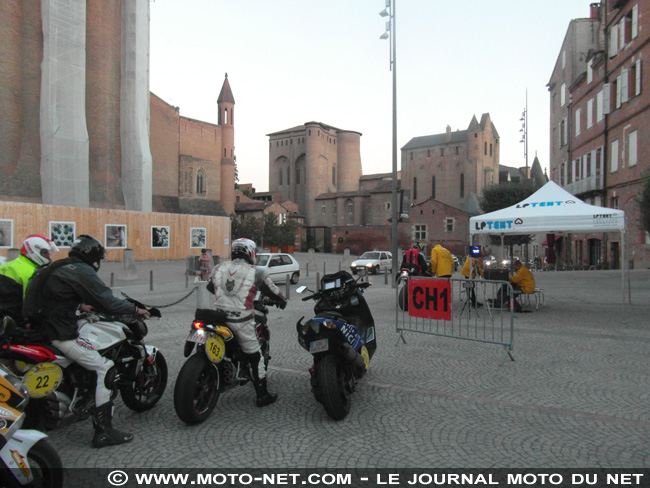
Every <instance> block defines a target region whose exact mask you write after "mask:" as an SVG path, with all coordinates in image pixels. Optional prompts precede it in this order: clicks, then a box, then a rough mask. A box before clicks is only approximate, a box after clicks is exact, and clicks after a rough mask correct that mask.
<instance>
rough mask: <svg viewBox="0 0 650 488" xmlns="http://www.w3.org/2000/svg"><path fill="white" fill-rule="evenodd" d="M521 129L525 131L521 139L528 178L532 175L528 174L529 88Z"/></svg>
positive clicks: (520, 130)
mask: <svg viewBox="0 0 650 488" xmlns="http://www.w3.org/2000/svg"><path fill="white" fill-rule="evenodd" d="M519 121H520V122H521V129H519V132H523V134H522V135H521V141H519V142H523V143H524V159H525V160H526V179H528V178H529V177H530V175H529V174H528V90H526V107H525V108H524V111H523V113H522V114H521V119H519Z"/></svg>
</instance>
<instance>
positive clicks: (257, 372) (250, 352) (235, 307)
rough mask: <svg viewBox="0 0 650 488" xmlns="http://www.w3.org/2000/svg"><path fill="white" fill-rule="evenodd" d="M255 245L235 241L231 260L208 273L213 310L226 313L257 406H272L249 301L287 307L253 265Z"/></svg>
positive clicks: (273, 397) (248, 242)
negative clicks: (257, 299) (246, 361)
mask: <svg viewBox="0 0 650 488" xmlns="http://www.w3.org/2000/svg"><path fill="white" fill-rule="evenodd" d="M255 249H256V245H255V243H254V242H253V241H251V240H250V239H236V240H234V241H233V242H232V247H231V257H232V261H225V262H222V263H221V264H219V265H218V266H217V267H216V268H215V269H214V271H213V273H212V278H211V279H212V283H213V284H214V289H215V302H214V304H215V308H216V309H217V310H221V311H223V312H225V313H226V315H227V317H228V319H227V325H228V327H230V328H231V329H232V330H233V332H234V333H235V337H237V340H238V341H239V345H240V346H241V348H242V350H243V351H244V353H246V355H247V356H248V359H249V362H250V365H251V370H252V374H253V381H254V385H255V393H256V394H257V406H258V407H265V406H266V405H270V404H271V403H274V402H275V401H276V400H277V398H278V395H276V394H271V393H269V392H268V389H267V385H266V367H265V366H264V356H262V354H261V353H260V344H259V341H258V340H257V334H256V332H255V321H254V309H253V301H254V300H255V295H256V294H257V292H258V291H259V292H261V293H262V294H263V295H267V296H270V297H271V298H274V299H275V300H277V301H278V306H279V307H280V308H281V309H284V307H285V306H286V304H287V301H286V300H285V298H284V296H283V295H282V292H281V291H280V290H279V289H278V287H277V286H275V285H274V284H273V282H272V281H271V279H270V278H269V276H268V273H267V272H266V270H264V269H261V268H257V267H256V266H255V265H254V263H255Z"/></svg>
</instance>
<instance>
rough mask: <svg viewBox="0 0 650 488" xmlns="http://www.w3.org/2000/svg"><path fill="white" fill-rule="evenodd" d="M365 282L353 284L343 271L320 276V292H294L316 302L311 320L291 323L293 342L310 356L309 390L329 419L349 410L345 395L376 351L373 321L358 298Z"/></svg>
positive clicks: (368, 284) (364, 302) (366, 284)
mask: <svg viewBox="0 0 650 488" xmlns="http://www.w3.org/2000/svg"><path fill="white" fill-rule="evenodd" d="M369 286H370V283H368V282H357V281H355V280H354V278H353V277H352V275H350V273H348V272H347V271H339V272H338V273H334V274H329V275H325V276H323V278H322V280H321V285H320V290H319V291H317V292H313V290H308V289H307V287H305V286H301V287H299V288H298V289H297V290H296V291H297V293H304V292H305V291H310V292H312V295H309V296H307V297H305V298H303V299H302V300H303V301H306V300H315V301H316V305H315V306H314V312H315V314H316V315H315V316H314V317H313V318H311V319H309V320H307V321H306V322H305V323H303V322H302V321H303V319H304V317H302V318H301V319H300V320H299V321H298V323H297V324H296V330H297V332H298V342H299V343H300V345H301V346H302V348H303V349H305V350H306V351H308V352H310V353H311V354H312V355H313V358H314V364H313V366H312V367H311V368H310V370H309V372H310V374H311V389H312V392H313V394H314V396H315V398H316V400H317V401H318V402H320V403H321V404H322V405H323V407H324V408H325V411H326V412H327V414H328V415H329V416H330V417H331V418H332V419H334V420H341V419H343V418H345V417H346V416H347V414H348V413H349V412H350V401H351V399H350V395H351V394H352V393H353V392H354V390H355V388H356V385H357V381H358V380H359V379H361V378H362V377H363V375H364V374H365V373H366V371H367V370H368V367H369V364H370V359H371V358H372V356H373V354H374V353H375V350H376V349H377V338H376V335H375V322H374V319H373V317H372V313H371V312H370V308H368V303H367V302H366V300H365V298H364V296H363V290H364V289H365V288H367V287H369Z"/></svg>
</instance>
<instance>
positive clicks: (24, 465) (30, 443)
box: [0, 317, 63, 488]
mask: <svg viewBox="0 0 650 488" xmlns="http://www.w3.org/2000/svg"><path fill="white" fill-rule="evenodd" d="M15 326H16V325H15V323H14V322H13V319H11V318H9V317H5V319H3V321H2V325H1V326H0V327H1V330H0V336H2V335H5V334H7V333H10V332H11V330H12V329H13V328H15ZM28 402H29V397H28V395H27V391H26V390H25V387H24V386H23V384H22V382H21V380H20V379H19V378H18V377H17V376H15V375H14V374H12V373H11V371H9V370H8V369H7V368H6V367H5V366H3V365H2V364H0V461H1V464H0V485H2V486H7V487H12V488H13V487H21V486H34V487H35V486H39V487H50V488H56V487H61V486H63V466H62V464H61V458H60V457H59V455H58V454H57V452H56V450H55V449H54V448H53V447H52V446H51V445H50V444H49V443H48V442H47V435H45V434H44V433H42V432H39V431H37V430H24V429H22V428H21V427H22V425H23V423H24V422H25V417H26V414H25V407H26V406H27V405H28Z"/></svg>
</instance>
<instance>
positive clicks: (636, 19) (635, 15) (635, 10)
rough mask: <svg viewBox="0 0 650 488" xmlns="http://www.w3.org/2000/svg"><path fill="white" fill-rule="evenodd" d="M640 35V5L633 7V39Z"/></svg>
mask: <svg viewBox="0 0 650 488" xmlns="http://www.w3.org/2000/svg"><path fill="white" fill-rule="evenodd" d="M638 35H639V5H638V4H637V5H635V6H634V7H632V39H634V38H635V37H636V36H638Z"/></svg>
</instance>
